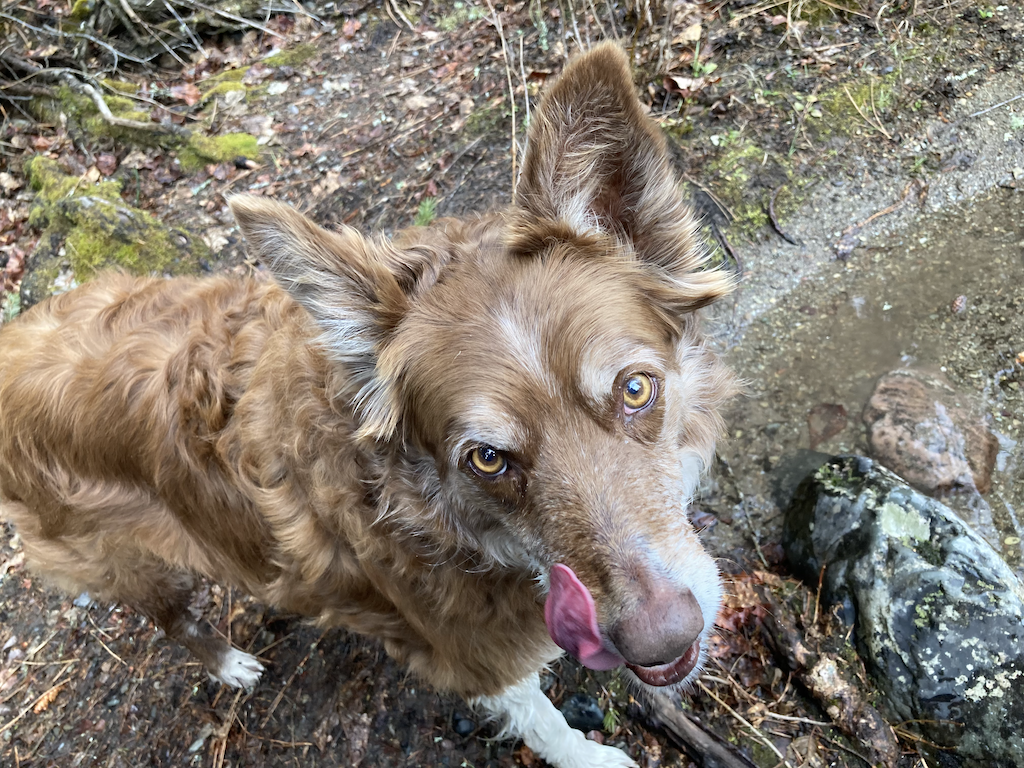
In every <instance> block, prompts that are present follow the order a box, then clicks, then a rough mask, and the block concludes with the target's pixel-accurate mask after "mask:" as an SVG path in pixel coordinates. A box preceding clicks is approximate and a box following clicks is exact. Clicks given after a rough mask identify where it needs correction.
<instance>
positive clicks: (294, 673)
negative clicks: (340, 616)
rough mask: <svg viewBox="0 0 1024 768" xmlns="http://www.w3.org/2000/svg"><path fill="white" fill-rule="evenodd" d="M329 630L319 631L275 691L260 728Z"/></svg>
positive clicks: (267, 721) (264, 725)
mask: <svg viewBox="0 0 1024 768" xmlns="http://www.w3.org/2000/svg"><path fill="white" fill-rule="evenodd" d="M329 631H330V630H327V629H325V630H324V631H323V632H321V633H320V637H318V638H317V640H316V642H315V643H313V644H312V645H310V646H309V650H308V651H306V655H305V656H303V657H302V661H300V662H299V663H298V664H297V665H296V667H295V669H293V670H292V673H291V675H289V676H288V679H287V680H286V681H285V684H284V687H283V688H281V690H280V691H278V692H277V696H275V697H274V701H273V702H272V703H271V705H270V709H268V710H267V714H266V716H265V717H264V718H263V722H262V723H260V730H263V729H264V728H266V727H267V723H269V722H270V718H271V717H273V715H274V710H276V709H277V705H278V704H280V703H281V699H283V698H284V692H285V691H286V690H287V689H288V686H289V685H291V684H292V682H293V681H294V680H295V678H296V677H298V674H299V671H300V670H301V669H302V668H303V667H305V666H306V662H307V661H309V657H310V656H311V655H312V654H313V651H314V650H316V647H317V646H318V645H320V641H321V640H323V639H324V637H326V636H327V633H328V632H329Z"/></svg>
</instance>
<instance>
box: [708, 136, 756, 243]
mask: <svg viewBox="0 0 1024 768" xmlns="http://www.w3.org/2000/svg"><path fill="white" fill-rule="evenodd" d="M720 146H721V151H720V152H719V155H718V157H716V158H715V159H714V160H713V161H712V162H711V163H710V164H709V166H708V170H709V171H710V173H711V174H712V176H713V178H714V179H715V194H716V195H718V196H719V197H720V198H721V199H722V201H723V202H724V203H725V204H726V205H727V206H728V207H729V210H730V211H732V214H733V220H732V225H731V226H732V227H733V228H736V229H738V230H739V231H740V232H741V234H744V235H747V236H750V235H752V234H753V233H754V232H755V231H757V230H758V229H760V228H761V227H764V226H766V225H767V224H768V213H767V212H766V207H765V200H764V199H763V197H764V195H763V194H758V193H757V192H756V191H755V190H754V189H753V187H752V185H751V183H750V182H751V179H752V178H753V175H754V173H755V172H756V171H757V169H758V168H759V167H760V166H761V165H762V163H763V162H764V157H765V153H764V150H763V149H761V148H760V147H758V146H757V145H755V144H753V143H751V142H749V141H747V140H746V139H745V138H744V137H742V136H740V135H732V136H728V137H723V143H722V144H721V145H720Z"/></svg>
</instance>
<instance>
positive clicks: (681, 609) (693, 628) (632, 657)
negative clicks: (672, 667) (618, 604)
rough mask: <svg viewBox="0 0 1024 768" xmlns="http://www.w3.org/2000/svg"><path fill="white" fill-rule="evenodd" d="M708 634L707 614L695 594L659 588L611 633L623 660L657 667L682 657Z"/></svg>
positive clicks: (685, 590)
mask: <svg viewBox="0 0 1024 768" xmlns="http://www.w3.org/2000/svg"><path fill="white" fill-rule="evenodd" d="M703 631H704V614H703V612H702V611H701V609H700V604H699V603H698V602H697V598H695V597H694V596H693V593H692V592H691V591H690V590H689V589H687V588H685V587H683V588H682V589H679V588H678V587H675V586H674V585H671V586H670V585H659V586H658V587H656V588H655V589H653V590H651V592H650V594H649V595H648V596H647V597H645V599H644V600H642V601H641V602H640V604H639V605H638V606H637V607H636V608H634V609H633V610H631V611H629V612H627V613H626V614H625V615H624V616H623V617H622V618H621V619H620V620H619V621H618V622H617V623H616V625H615V627H614V628H612V629H611V631H610V632H609V634H610V636H611V640H612V642H613V643H615V647H616V648H617V649H618V651H619V653H620V654H622V656H623V658H625V659H626V661H628V662H630V663H631V664H636V665H638V666H642V667H653V666H659V665H661V664H668V663H670V662H673V661H675V660H676V659H678V658H679V657H680V656H682V655H683V654H684V653H686V651H687V650H688V649H689V648H690V646H692V645H693V643H694V642H695V641H696V640H697V639H698V638H699V637H700V633H701V632H703Z"/></svg>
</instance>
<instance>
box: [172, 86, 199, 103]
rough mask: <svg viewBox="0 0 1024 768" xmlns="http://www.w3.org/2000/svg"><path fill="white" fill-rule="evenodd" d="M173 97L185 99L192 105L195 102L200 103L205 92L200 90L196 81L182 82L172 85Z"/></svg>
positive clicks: (180, 99)
mask: <svg viewBox="0 0 1024 768" xmlns="http://www.w3.org/2000/svg"><path fill="white" fill-rule="evenodd" d="M171 97H172V98H175V99H178V100H179V101H184V102H185V103H186V104H188V105H189V106H190V107H191V106H192V105H193V104H198V103H199V100H200V99H202V98H203V94H201V93H200V92H199V89H198V88H197V87H196V85H195V83H182V84H180V85H172V86H171Z"/></svg>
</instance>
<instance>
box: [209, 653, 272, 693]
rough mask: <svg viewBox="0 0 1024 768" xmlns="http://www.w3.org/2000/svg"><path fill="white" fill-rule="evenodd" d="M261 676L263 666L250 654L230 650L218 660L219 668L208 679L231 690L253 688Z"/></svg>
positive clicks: (213, 670) (212, 670)
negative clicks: (210, 678)
mask: <svg viewBox="0 0 1024 768" xmlns="http://www.w3.org/2000/svg"><path fill="white" fill-rule="evenodd" d="M261 674H263V665H262V664H260V663H259V662H258V661H257V660H256V657H255V656H253V655H252V654H251V653H246V652H245V651H240V650H238V649H237V648H232V649H231V650H229V651H228V652H227V653H225V654H224V655H223V656H222V657H221V659H220V667H219V668H218V669H211V670H210V677H212V678H213V679H214V680H216V681H217V682H219V683H222V684H224V685H230V686H232V687H233V688H254V687H255V686H256V683H258V682H259V681H260V675H261Z"/></svg>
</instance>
